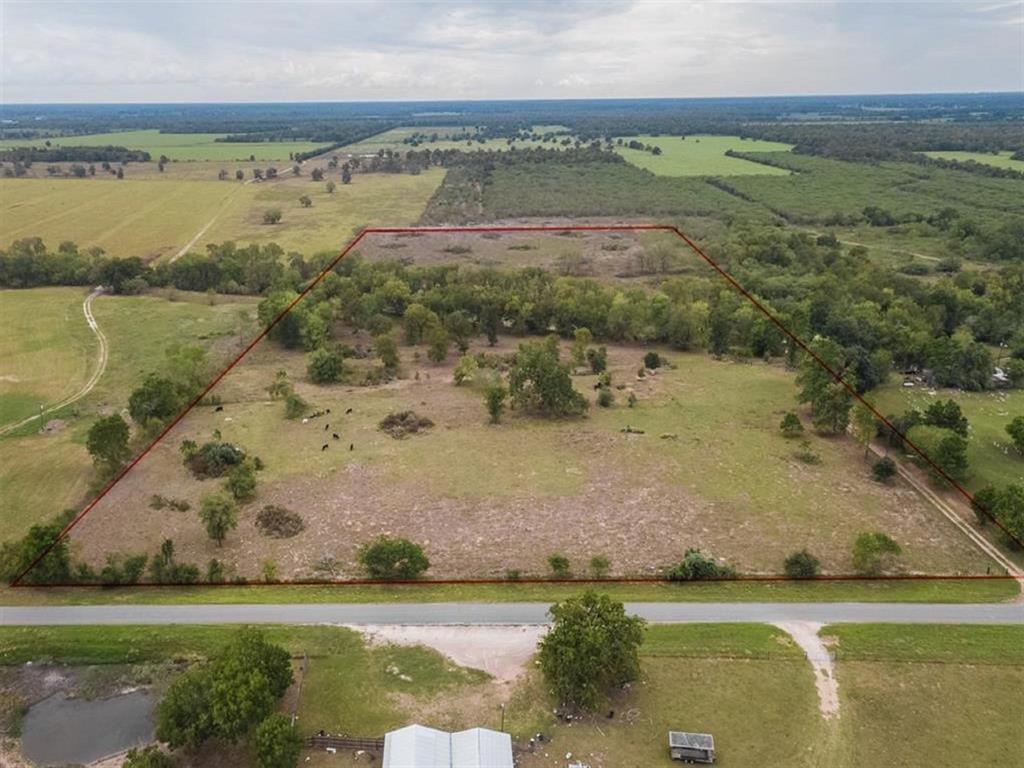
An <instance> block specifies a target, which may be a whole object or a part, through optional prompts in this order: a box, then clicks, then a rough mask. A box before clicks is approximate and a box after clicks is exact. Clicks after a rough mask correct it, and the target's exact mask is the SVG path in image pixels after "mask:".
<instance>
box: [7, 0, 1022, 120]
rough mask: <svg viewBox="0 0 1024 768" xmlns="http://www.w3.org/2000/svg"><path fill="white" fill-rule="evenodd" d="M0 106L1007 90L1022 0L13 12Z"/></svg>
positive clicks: (248, 5)
mask: <svg viewBox="0 0 1024 768" xmlns="http://www.w3.org/2000/svg"><path fill="white" fill-rule="evenodd" d="M0 14H2V17H0V29H2V33H0V34H2V52H0V66H2V70H0V88H2V92H0V101H2V102H4V103H9V104H10V103H22V102H174V101H302V100H325V101H362V100H396V99H417V100H419V99H498V98H508V99H517V98H588V97H658V96H665V97H686V96H757V95H774V94H842V93H904V92H943V91H983V90H984V91H1021V90H1024V0H1014V1H1009V2H1007V1H1005V0H1003V1H1000V0H990V1H986V0H980V2H887V3H881V2H880V3H875V2H861V1H859V0H843V1H828V0H821V1H816V2H802V3H788V2H786V3H783V2H745V3H724V2H699V3H689V2H646V1H641V0H633V1H630V0H622V1H615V2H556V1H555V0H545V1H544V2H530V1H529V0H519V1H518V2H493V1H492V2H481V3H457V2H394V1H391V2H383V3H376V4H375V3H362V2H325V3H307V2H209V1H206V0H204V1H203V2H159V1H157V0H154V1H151V2H100V3H90V2H74V3H71V2H47V1H46V0H32V1H31V2H15V1H12V0H0Z"/></svg>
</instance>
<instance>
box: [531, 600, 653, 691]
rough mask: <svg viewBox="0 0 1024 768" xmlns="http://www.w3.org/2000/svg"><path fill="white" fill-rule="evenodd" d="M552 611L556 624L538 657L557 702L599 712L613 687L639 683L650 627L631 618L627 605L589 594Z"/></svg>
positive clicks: (563, 602)
mask: <svg viewBox="0 0 1024 768" xmlns="http://www.w3.org/2000/svg"><path fill="white" fill-rule="evenodd" d="M549 612H550V613H551V616H552V620H553V623H552V627H551V630H550V631H549V632H548V633H547V635H545V636H544V638H543V639H541V641H540V645H539V648H540V650H539V654H538V656H539V660H540V668H541V671H542V672H543V674H544V679H545V681H546V682H547V684H548V686H549V687H550V688H551V691H552V693H553V694H554V696H555V698H556V699H558V701H560V702H562V703H564V704H569V705H573V706H576V707H579V708H580V709H584V710H594V709H597V708H598V707H599V706H600V705H601V704H602V702H603V701H604V700H605V696H606V695H607V694H608V693H609V692H610V691H611V690H612V689H613V688H615V687H618V686H621V685H623V684H624V683H628V682H630V681H632V680H635V679H637V677H638V676H639V674H640V655H639V649H640V644H641V643H642V642H643V640H644V626H645V622H644V620H643V619H641V618H639V617H636V616H628V615H627V614H626V610H625V606H623V604H622V603H620V602H616V601H614V600H612V599H611V598H610V597H608V596H607V595H598V594H597V593H595V592H586V593H584V594H583V595H582V596H581V597H578V598H570V599H568V600H564V601H562V602H560V603H555V604H554V605H553V606H551V608H550V611H549Z"/></svg>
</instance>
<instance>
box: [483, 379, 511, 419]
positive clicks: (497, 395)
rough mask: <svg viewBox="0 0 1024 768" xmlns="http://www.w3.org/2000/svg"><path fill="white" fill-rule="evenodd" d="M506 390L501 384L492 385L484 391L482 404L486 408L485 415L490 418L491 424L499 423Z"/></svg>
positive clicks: (506, 394) (503, 408)
mask: <svg viewBox="0 0 1024 768" xmlns="http://www.w3.org/2000/svg"><path fill="white" fill-rule="evenodd" d="M507 396H508V390H507V389H505V386H504V385H503V384H502V383H501V382H497V383H496V384H492V385H491V386H489V387H487V389H485V390H484V403H485V404H486V406H487V413H488V415H489V416H490V417H491V424H497V423H498V422H500V421H501V412H502V411H504V410H505V398H506V397H507Z"/></svg>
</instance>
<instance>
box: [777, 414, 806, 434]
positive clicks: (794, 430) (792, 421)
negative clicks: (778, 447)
mask: <svg viewBox="0 0 1024 768" xmlns="http://www.w3.org/2000/svg"><path fill="white" fill-rule="evenodd" d="M779 429H781V430H782V435H783V436H784V437H787V438H794V437H800V435H802V434H803V433H804V425H803V424H802V423H801V422H800V417H799V416H797V415H796V414H795V413H793V411H789V412H788V413H787V414H786V415H785V416H783V417H782V423H781V424H779Z"/></svg>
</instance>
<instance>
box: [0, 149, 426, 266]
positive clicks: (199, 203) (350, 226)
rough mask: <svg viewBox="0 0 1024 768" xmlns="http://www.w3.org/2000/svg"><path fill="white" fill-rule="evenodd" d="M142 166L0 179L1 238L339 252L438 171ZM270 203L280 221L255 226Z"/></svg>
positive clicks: (115, 251) (411, 212)
mask: <svg viewBox="0 0 1024 768" xmlns="http://www.w3.org/2000/svg"><path fill="white" fill-rule="evenodd" d="M149 165H150V164H143V165H137V166H129V171H128V176H126V178H125V179H123V180H120V181H118V180H115V179H107V178H102V177H98V178H94V179H40V178H37V179H0V211H2V214H3V215H2V217H0V243H2V244H3V245H5V246H6V245H7V244H8V243H10V242H12V241H14V240H17V239H20V238H25V237H41V238H42V239H43V241H44V242H45V243H46V244H47V245H48V246H50V247H51V248H56V247H57V245H59V244H60V243H61V242H63V241H65V240H71V241H73V242H75V243H76V244H77V245H78V246H80V247H82V248H86V247H92V246H98V247H100V248H102V249H103V250H104V251H106V252H107V253H109V254H111V255H114V256H140V257H142V258H144V259H147V260H150V259H159V258H171V257H173V256H175V255H176V254H177V253H179V252H180V250H181V249H182V248H184V247H185V246H186V245H187V244H188V243H190V242H191V241H192V240H193V239H194V238H195V237H196V236H197V235H199V234H200V233H203V236H202V237H201V238H200V239H199V240H197V241H196V242H195V244H194V245H193V249H195V250H201V249H202V248H203V246H204V245H206V244H207V243H219V242H223V241H225V240H235V241H237V242H238V243H240V244H245V243H261V244H263V243H270V242H276V243H278V244H280V245H281V246H282V247H283V248H285V250H295V251H299V252H301V253H304V254H310V253H314V252H316V251H319V250H338V249H340V248H341V246H343V245H344V244H345V243H346V242H347V241H348V240H349V239H351V237H352V235H353V234H354V232H355V231H357V230H358V229H359V228H361V227H363V226H368V225H373V224H376V225H388V224H391V225H396V226H401V225H409V224H412V223H414V222H415V221H416V220H417V219H418V218H419V216H420V214H421V213H422V212H423V209H424V208H425V207H426V205H427V201H428V200H429V199H430V196H431V195H432V194H433V193H434V190H436V189H437V187H438V185H439V184H440V183H441V180H442V179H443V178H444V171H443V170H441V169H431V170H429V171H426V172H424V173H422V174H419V175H416V176H412V175H402V174H365V175H362V174H357V175H356V176H355V177H354V179H353V181H352V183H351V184H342V183H341V180H340V178H339V176H338V173H337V172H335V173H332V174H330V175H329V176H327V177H325V180H324V181H323V182H313V181H312V180H311V179H310V177H309V173H310V171H311V170H312V168H313V167H316V165H315V164H307V165H306V166H305V170H304V174H303V175H302V176H298V177H293V176H291V175H290V171H289V177H287V178H281V179H279V180H277V181H273V182H263V183H261V184H254V183H239V182H237V181H234V180H231V181H218V180H217V173H218V170H219V169H220V167H221V166H220V165H218V164H213V163H203V164H196V166H195V168H201V169H202V170H201V174H202V178H195V177H194V173H189V171H192V170H193V167H190V166H188V164H177V165H172V166H169V168H170V169H171V170H169V171H166V172H165V173H164V174H160V173H158V172H155V171H153V170H152V168H150V167H149ZM249 165H251V164H249ZM324 167H325V170H326V163H324ZM247 168H248V171H247V173H246V178H248V179H251V178H252V172H251V168H249V166H247ZM179 169H181V170H179ZM225 170H228V171H229V173H230V174H233V173H234V170H235V169H234V166H228V167H226V168H225ZM133 174H137V175H138V176H141V178H140V177H134V178H133V177H132V175H133ZM328 180H331V181H334V183H335V185H336V189H335V192H334V194H328V193H327V191H326V183H327V181H328ZM302 195H308V196H309V197H310V198H311V199H312V201H313V205H312V207H310V208H303V207H302V205H301V204H300V203H299V197H301V196H302ZM269 209H278V210H280V211H281V212H282V219H281V222H280V223H278V224H275V225H266V224H264V223H263V214H264V212H265V211H267V210H269ZM204 230H205V232H204Z"/></svg>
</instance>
